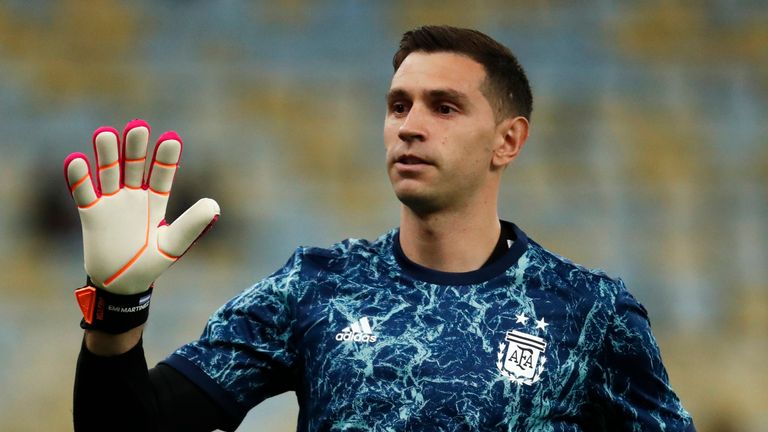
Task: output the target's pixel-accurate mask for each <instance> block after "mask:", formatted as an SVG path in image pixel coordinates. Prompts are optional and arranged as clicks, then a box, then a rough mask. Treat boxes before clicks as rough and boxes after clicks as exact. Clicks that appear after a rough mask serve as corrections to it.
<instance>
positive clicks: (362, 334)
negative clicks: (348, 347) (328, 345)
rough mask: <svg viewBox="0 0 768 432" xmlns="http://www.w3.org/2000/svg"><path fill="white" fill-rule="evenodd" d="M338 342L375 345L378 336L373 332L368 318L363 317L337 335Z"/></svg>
mask: <svg viewBox="0 0 768 432" xmlns="http://www.w3.org/2000/svg"><path fill="white" fill-rule="evenodd" d="M336 340H337V341H344V342H346V341H352V342H367V343H373V342H376V335H375V334H373V332H372V331H371V324H370V323H369V322H368V317H362V318H360V319H359V320H357V321H355V322H353V323H352V324H350V325H349V327H344V329H343V330H341V331H340V332H339V333H337V334H336Z"/></svg>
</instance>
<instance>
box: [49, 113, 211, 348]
mask: <svg viewBox="0 0 768 432" xmlns="http://www.w3.org/2000/svg"><path fill="white" fill-rule="evenodd" d="M149 133H150V127H149V125H148V124H147V123H146V122H145V121H143V120H133V121H131V122H129V123H128V124H127V125H126V126H125V129H124V131H123V136H122V141H121V140H120V139H119V136H118V132H117V131H116V130H115V129H114V128H111V127H102V128H99V129H97V130H96V131H95V132H94V133H93V148H94V152H95V153H96V159H95V162H96V170H95V172H94V173H92V172H91V169H90V164H89V162H88V157H87V156H85V155H84V154H82V153H73V154H71V155H69V156H68V157H67V158H66V160H65V161H64V175H65V177H66V180H67V184H68V186H69V190H70V193H71V194H72V197H73V198H74V200H75V204H77V207H78V213H79V214H80V222H81V224H82V229H83V252H84V255H85V272H86V274H87V275H88V282H87V285H86V286H85V287H83V288H81V289H78V290H76V291H75V293H76V297H77V300H78V304H79V305H80V308H81V309H82V311H83V316H84V319H83V323H82V325H83V327H84V328H94V329H99V330H104V331H107V332H110V333H121V332H123V331H127V330H130V329H131V328H133V327H136V326H138V325H140V324H143V323H144V321H146V318H147V316H148V313H149V311H148V308H149V297H150V295H151V289H152V284H153V283H154V281H155V279H157V277H158V276H160V274H161V273H162V272H163V271H165V269H167V268H168V267H169V266H170V265H171V264H173V263H174V262H176V260H178V259H179V258H180V257H181V256H182V255H183V254H184V253H185V252H186V251H187V249H189V248H190V246H192V244H193V243H194V242H195V241H196V240H197V239H198V238H199V237H200V236H202V235H203V234H204V233H205V232H206V231H207V229H208V228H210V227H211V226H212V225H213V223H214V222H216V219H217V218H218V216H219V206H218V204H217V203H216V201H214V200H212V199H209V198H203V199H201V200H200V201H198V202H197V203H195V204H194V205H193V206H192V207H190V208H189V209H188V210H187V211H185V212H184V213H183V214H182V215H181V216H179V217H178V219H176V221H174V222H173V223H172V224H170V225H168V224H167V223H166V222H165V210H166V206H167V203H168V197H169V195H170V193H171V186H172V184H173V178H174V175H175V174H176V170H177V168H178V162H179V158H180V157H181V150H182V141H181V138H179V136H178V135H177V134H176V133H175V132H172V131H171V132H166V133H164V134H162V135H161V136H160V138H159V139H158V141H157V145H156V147H155V152H154V155H153V156H152V159H151V161H150V160H148V158H147V147H148V146H147V143H148V141H149ZM94 178H95V181H94ZM126 327H127V328H126Z"/></svg>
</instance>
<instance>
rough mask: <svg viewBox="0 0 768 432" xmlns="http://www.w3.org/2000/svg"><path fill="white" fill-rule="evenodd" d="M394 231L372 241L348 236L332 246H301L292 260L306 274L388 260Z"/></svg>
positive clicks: (337, 271)
mask: <svg viewBox="0 0 768 432" xmlns="http://www.w3.org/2000/svg"><path fill="white" fill-rule="evenodd" d="M395 232H396V230H391V231H389V232H387V233H385V234H383V235H381V236H380V237H379V238H377V239H375V240H373V241H370V240H366V239H358V238H348V239H345V240H342V241H340V242H338V243H335V244H333V245H331V246H329V247H306V246H303V247H299V248H297V249H296V251H295V252H294V256H293V258H292V260H293V261H294V264H295V265H298V266H300V267H301V268H302V274H304V275H312V274H317V273H318V272H330V273H343V272H347V271H351V270H354V269H358V268H359V267H360V266H369V265H372V264H376V263H378V262H380V261H388V260H389V257H391V256H392V252H391V251H392V241H393V238H394V234H395Z"/></svg>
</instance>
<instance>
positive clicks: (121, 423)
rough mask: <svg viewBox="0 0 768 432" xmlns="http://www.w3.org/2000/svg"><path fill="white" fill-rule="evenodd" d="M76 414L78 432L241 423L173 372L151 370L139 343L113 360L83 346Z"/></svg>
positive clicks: (156, 431) (165, 431)
mask: <svg viewBox="0 0 768 432" xmlns="http://www.w3.org/2000/svg"><path fill="white" fill-rule="evenodd" d="M73 411H74V425H75V431H76V432H91V431H133V432H137V431H148V432H149V431H151V432H171V431H190V432H195V431H200V432H203V431H212V430H215V429H217V428H220V429H222V430H235V428H237V426H238V424H239V423H240V419H232V418H230V417H228V416H227V414H226V413H225V411H224V410H223V409H222V408H221V407H219V406H218V405H217V404H216V403H215V402H213V400H211V399H210V398H209V397H208V396H207V395H206V394H205V393H204V392H203V391H202V390H200V389H199V388H198V387H197V386H195V385H194V384H193V383H192V382H191V381H189V380H188V379H187V378H185V377H184V376H183V375H181V374H180V373H178V372H177V371H176V370H175V369H173V368H172V367H170V366H167V365H164V364H160V365H158V366H156V367H154V368H152V369H150V370H148V369H147V362H146V360H145V357H144V348H143V346H142V343H141V341H139V343H138V344H137V345H136V346H135V347H134V348H133V349H131V350H130V351H128V352H126V353H125V354H121V355H119V356H114V357H101V356H97V355H95V354H93V353H91V352H90V351H88V349H87V348H86V347H85V343H83V346H82V348H81V350H80V357H79V358H78V361H77V373H76V375H75V388H74V407H73Z"/></svg>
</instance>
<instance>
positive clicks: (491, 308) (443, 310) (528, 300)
mask: <svg viewBox="0 0 768 432" xmlns="http://www.w3.org/2000/svg"><path fill="white" fill-rule="evenodd" d="M513 288H514V287H512V289H511V288H510V287H503V286H495V287H488V286H482V287H439V286H421V287H413V288H412V289H402V288H399V287H396V288H394V289H386V290H385V289H382V288H380V287H379V288H375V287H365V286H354V285H350V284H345V285H343V286H342V285H341V284H338V283H337V284H336V285H329V286H320V287H318V293H319V295H317V296H315V297H314V298H313V299H312V301H309V302H306V303H305V304H304V305H303V306H302V308H303V311H302V312H301V316H302V318H301V319H300V320H299V321H298V322H297V330H298V331H297V341H298V342H297V346H298V347H300V354H301V357H302V362H303V368H302V371H303V377H302V382H301V390H300V392H299V394H300V399H301V398H302V397H306V398H309V399H311V400H314V401H322V404H321V406H322V408H312V409H320V410H322V412H320V413H315V418H323V417H324V415H327V416H332V417H333V418H336V419H339V418H346V419H347V420H348V421H353V420H354V421H355V422H357V421H362V422H363V423H364V424H366V425H368V426H367V427H370V424H368V422H369V421H373V420H372V419H375V418H378V417H383V418H387V417H392V418H391V419H390V420H392V421H405V422H410V424H411V426H410V427H408V426H407V425H406V424H402V425H401V426H402V427H403V429H411V428H413V429H414V430H416V429H418V427H417V426H415V425H416V424H417V423H418V422H420V421H425V422H427V423H426V424H434V423H435V421H436V419H438V418H439V419H443V420H441V424H454V426H455V425H466V426H467V427H468V428H469V429H468V430H473V429H477V428H487V427H488V426H489V425H492V424H507V425H510V424H512V423H514V422H528V423H526V424H527V426H531V427H532V426H534V425H535V424H536V423H535V422H536V421H541V422H556V421H567V419H568V418H569V416H571V415H572V414H573V412H575V411H574V410H573V409H572V408H573V406H574V404H579V403H583V401H584V398H583V394H584V391H585V390H584V386H585V382H584V380H585V374H584V370H585V369H586V368H587V366H588V364H589V358H590V357H591V356H593V355H594V351H595V349H596V348H597V345H598V341H599V340H600V339H601V334H600V331H599V329H597V328H595V331H594V333H595V334H594V335H590V337H585V329H586V330H588V328H589V326H590V323H589V319H588V316H589V315H590V314H589V311H588V310H584V311H582V310H581V309H584V307H583V306H582V305H579V304H578V302H573V301H570V300H569V299H568V298H567V296H559V295H557V294H556V293H554V295H548V296H541V295H539V296H529V295H526V294H524V293H523V292H521V291H520V290H517V291H515V290H514V289H513ZM561 297H562V298H561ZM360 410H362V411H360ZM361 412H364V413H367V414H366V415H365V416H362V417H360V418H357V417H358V416H360V413H361ZM397 419H400V420H397ZM374 429H375V428H374ZM453 430H461V428H458V429H453Z"/></svg>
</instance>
